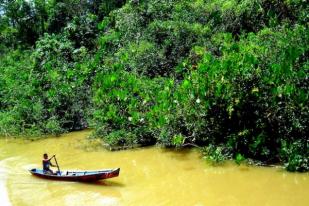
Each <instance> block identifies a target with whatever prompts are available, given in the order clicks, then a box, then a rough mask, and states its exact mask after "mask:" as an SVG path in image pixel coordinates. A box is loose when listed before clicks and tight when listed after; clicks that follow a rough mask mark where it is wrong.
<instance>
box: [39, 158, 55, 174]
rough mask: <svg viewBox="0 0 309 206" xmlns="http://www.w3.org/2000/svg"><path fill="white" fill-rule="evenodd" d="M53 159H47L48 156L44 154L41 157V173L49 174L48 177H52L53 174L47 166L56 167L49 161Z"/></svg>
mask: <svg viewBox="0 0 309 206" xmlns="http://www.w3.org/2000/svg"><path fill="white" fill-rule="evenodd" d="M52 158H53V157H51V158H50V159H48V155H47V154H46V153H45V154H44V155H43V161H42V162H43V172H44V173H46V174H50V175H54V172H53V171H52V170H51V169H50V168H49V166H52V167H56V166H55V165H53V164H52V163H51V162H50V160H51V159H52Z"/></svg>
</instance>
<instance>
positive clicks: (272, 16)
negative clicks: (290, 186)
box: [0, 0, 309, 171]
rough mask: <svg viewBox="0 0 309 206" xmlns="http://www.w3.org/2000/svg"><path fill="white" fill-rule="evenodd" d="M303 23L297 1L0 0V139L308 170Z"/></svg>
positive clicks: (308, 63) (304, 9)
mask: <svg viewBox="0 0 309 206" xmlns="http://www.w3.org/2000/svg"><path fill="white" fill-rule="evenodd" d="M73 8H74V9H73ZM308 22H309V8H308V3H307V2H306V1H302V0H195V1H187V0H156V1H150V0H130V1H125V0H122V1H121V0H113V1H111V0H110V1H105V0H94V1H76V0H64V1H62V0H35V1H25V0H18V1H7V0H2V1H0V70H1V72H0V88H1V89H0V108H1V110H0V134H1V135H14V136H15V135H20V134H28V135H29V134H35V135H37V134H61V133H63V132H66V131H72V130H79V129H83V128H87V127H93V128H95V129H94V132H93V137H96V138H102V139H103V140H104V141H105V142H106V143H108V144H110V145H111V146H131V145H153V144H157V143H158V144H162V145H164V146H168V147H183V146H185V145H198V146H200V147H204V149H203V154H205V155H206V156H207V157H208V159H210V160H212V161H215V162H218V161H221V160H224V159H227V158H234V159H235V160H236V162H238V163H239V162H241V161H243V160H244V159H247V158H250V159H253V160H257V161H261V162H263V163H267V164H269V163H279V162H280V163H283V164H285V166H286V168H287V169H288V170H290V171H308V170H309V138H308V134H309V131H308V125H309V114H308V112H309V108H308V105H309V101H308V100H309V93H308V89H309V88H308V83H309V81H308V78H309V77H308V74H309V70H308V69H309V60H308V56H309V29H308Z"/></svg>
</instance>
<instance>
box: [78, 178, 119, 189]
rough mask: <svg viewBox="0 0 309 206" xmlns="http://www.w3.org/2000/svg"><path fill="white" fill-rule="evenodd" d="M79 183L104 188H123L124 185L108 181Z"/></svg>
mask: <svg viewBox="0 0 309 206" xmlns="http://www.w3.org/2000/svg"><path fill="white" fill-rule="evenodd" d="M79 183H81V184H85V185H95V186H106V187H125V185H124V184H123V183H121V182H116V181H108V180H101V181H95V182H79Z"/></svg>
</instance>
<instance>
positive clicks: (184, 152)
mask: <svg viewBox="0 0 309 206" xmlns="http://www.w3.org/2000/svg"><path fill="white" fill-rule="evenodd" d="M161 151H162V152H163V153H166V154H168V155H171V157H172V158H175V159H177V160H187V159H189V158H190V157H189V154H190V153H192V149H189V148H181V149H175V148H162V149H161Z"/></svg>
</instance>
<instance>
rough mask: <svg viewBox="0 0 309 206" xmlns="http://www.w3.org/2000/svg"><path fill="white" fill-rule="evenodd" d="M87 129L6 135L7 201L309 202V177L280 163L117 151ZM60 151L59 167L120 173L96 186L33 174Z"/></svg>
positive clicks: (2, 149) (2, 147) (0, 185)
mask: <svg viewBox="0 0 309 206" xmlns="http://www.w3.org/2000/svg"><path fill="white" fill-rule="evenodd" d="M88 135H89V131H82V132H72V133H68V134H65V135H62V136H61V137H50V138H46V139H41V140H36V141H29V140H20V139H19V140H13V139H5V138H2V139H0V200H1V201H0V202H1V206H9V205H13V206H24V205H25V206H26V205H31V206H32V205H44V206H49V205H57V206H61V205H68V206H75V205H78V206H80V205H90V206H96V205H104V206H109V205H124V206H126V205H132V206H133V205H134V206H138V205H143V206H148V205H149V206H152V205H156V206H159V205H168V206H170V205H171V206H172V205H176V206H180V205H181V206H186V205H188V206H202V205H205V206H206V205H207V206H216V205H218V206H219V205H222V206H223V205H224V206H226V205H228V206H234V205H235V206H236V205H238V206H242V205H250V206H254V205H258V206H261V205H269V206H277V205H278V206H285V205H286V206H292V205H293V206H304V205H309V195H308V194H309V174H308V173H305V174H300V173H288V172H286V171H284V170H283V169H281V168H266V167H253V166H246V165H241V166H237V165H236V164H234V163H232V162H228V163H225V164H224V165H220V166H212V165H209V164H207V163H206V162H205V161H204V160H203V159H202V158H201V156H200V153H199V152H198V151H196V150H194V149H191V150H189V149H188V150H182V151H175V150H168V149H163V148H160V147H149V148H140V149H133V150H125V151H117V152H111V151H108V150H104V149H102V148H101V146H100V144H99V143H98V142H97V141H94V142H89V141H88V140H87V139H86V137H87V136H88ZM45 152H47V153H48V154H50V155H52V154H56V155H57V160H58V163H59V165H60V169H78V170H95V169H103V168H116V167H120V168H121V171H120V176H119V177H116V178H113V179H110V180H104V181H100V182H97V183H77V182H58V181H52V180H44V179H40V178H36V177H34V176H31V175H30V173H29V172H28V169H30V168H34V167H41V161H42V154H43V153H45Z"/></svg>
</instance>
